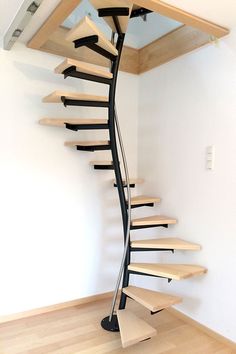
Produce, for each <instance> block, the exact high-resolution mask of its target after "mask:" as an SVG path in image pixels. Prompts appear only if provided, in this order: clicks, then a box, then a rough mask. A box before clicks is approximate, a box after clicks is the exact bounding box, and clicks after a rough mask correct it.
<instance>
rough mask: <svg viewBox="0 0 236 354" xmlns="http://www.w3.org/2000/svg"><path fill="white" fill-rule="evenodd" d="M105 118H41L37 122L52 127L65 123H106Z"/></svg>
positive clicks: (62, 125) (61, 125)
mask: <svg viewBox="0 0 236 354" xmlns="http://www.w3.org/2000/svg"><path fill="white" fill-rule="evenodd" d="M107 123H108V120H107V119H82V118H81V119H80V118H78V119H77V118H42V119H40V120H39V124H41V125H48V126H52V127H64V126H65V124H75V125H94V124H107Z"/></svg>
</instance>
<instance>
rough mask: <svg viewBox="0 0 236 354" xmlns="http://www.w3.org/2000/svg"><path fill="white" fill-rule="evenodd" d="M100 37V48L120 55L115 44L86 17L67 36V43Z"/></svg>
mask: <svg viewBox="0 0 236 354" xmlns="http://www.w3.org/2000/svg"><path fill="white" fill-rule="evenodd" d="M94 35H95V36H98V42H97V43H96V44H97V45H98V46H99V47H101V48H102V49H104V50H105V51H107V52H109V53H111V54H112V55H114V56H117V55H118V50H117V49H116V48H115V47H114V45H113V44H111V42H110V41H109V40H108V39H107V38H106V37H105V35H104V34H103V33H102V32H101V31H100V30H99V29H98V28H97V26H96V25H95V24H94V23H93V21H91V20H90V18H89V17H87V16H86V17H84V18H83V19H82V20H81V21H80V22H79V23H78V25H77V26H75V27H74V28H72V29H71V30H70V31H69V33H68V34H67V36H66V40H67V41H71V42H73V41H76V40H78V39H82V38H86V37H90V36H94Z"/></svg>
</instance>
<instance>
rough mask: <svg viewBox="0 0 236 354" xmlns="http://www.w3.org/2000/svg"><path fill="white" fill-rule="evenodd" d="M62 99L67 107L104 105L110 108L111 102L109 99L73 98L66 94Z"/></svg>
mask: <svg viewBox="0 0 236 354" xmlns="http://www.w3.org/2000/svg"><path fill="white" fill-rule="evenodd" d="M61 101H62V103H63V104H64V106H65V107H67V106H76V107H104V108H108V106H109V103H108V102H107V101H89V100H73V99H70V98H66V97H65V96H62V97H61Z"/></svg>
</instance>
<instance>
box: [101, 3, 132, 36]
mask: <svg viewBox="0 0 236 354" xmlns="http://www.w3.org/2000/svg"><path fill="white" fill-rule="evenodd" d="M98 16H99V17H112V19H113V22H114V25H115V28H116V32H117V33H118V34H122V29H121V26H120V22H119V19H118V16H129V8H128V7H109V8H104V9H99V10H98Z"/></svg>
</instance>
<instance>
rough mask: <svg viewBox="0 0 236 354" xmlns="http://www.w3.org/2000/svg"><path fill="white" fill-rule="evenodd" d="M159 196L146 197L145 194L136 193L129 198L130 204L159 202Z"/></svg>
mask: <svg viewBox="0 0 236 354" xmlns="http://www.w3.org/2000/svg"><path fill="white" fill-rule="evenodd" d="M160 201H161V199H160V198H157V197H148V196H146V195H138V196H136V197H132V198H131V205H140V204H150V203H159V202H160Z"/></svg>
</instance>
